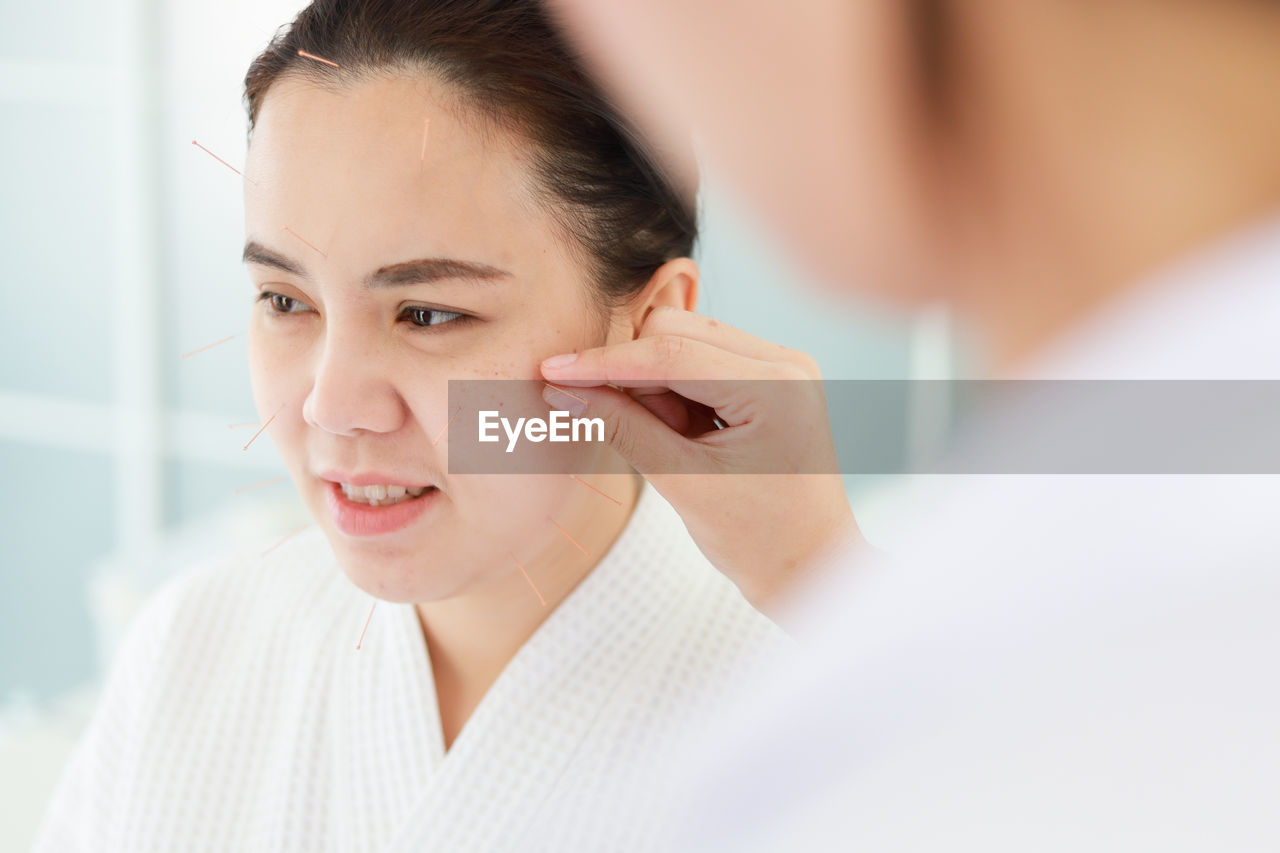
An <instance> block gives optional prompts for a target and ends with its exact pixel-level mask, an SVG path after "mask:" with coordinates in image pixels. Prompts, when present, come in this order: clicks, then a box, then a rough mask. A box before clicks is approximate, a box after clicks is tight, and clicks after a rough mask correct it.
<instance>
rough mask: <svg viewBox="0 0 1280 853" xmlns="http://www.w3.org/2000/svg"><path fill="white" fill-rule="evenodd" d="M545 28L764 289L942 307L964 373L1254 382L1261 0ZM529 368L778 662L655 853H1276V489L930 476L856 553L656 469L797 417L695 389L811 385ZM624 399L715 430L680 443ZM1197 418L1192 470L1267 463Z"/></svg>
mask: <svg viewBox="0 0 1280 853" xmlns="http://www.w3.org/2000/svg"><path fill="white" fill-rule="evenodd" d="M554 5H555V7H556V8H557V10H558V13H559V15H560V16H561V20H562V24H563V26H565V27H566V29H567V31H568V32H570V33H571V34H572V35H573V37H574V38H575V39H577V41H578V43H579V44H580V45H581V46H582V50H583V52H584V54H585V55H587V56H588V58H589V59H590V60H591V61H592V62H593V63H594V66H595V67H596V69H597V72H598V74H599V75H600V76H601V78H602V80H604V81H606V82H607V83H608V84H609V85H610V86H611V87H612V88H613V90H614V92H615V93H616V94H617V96H618V97H620V98H621V99H622V100H624V102H625V103H626V104H627V105H628V108H629V109H630V111H631V113H632V115H633V116H634V117H635V118H636V120H637V121H639V122H641V123H642V124H643V125H644V126H645V127H646V129H647V130H648V132H649V134H650V136H651V138H652V139H654V140H655V145H656V146H657V147H658V148H662V147H663V145H664V144H667V143H669V142H671V141H673V140H675V139H676V138H677V137H678V134H681V133H683V132H685V130H686V128H687V127H688V126H689V125H690V124H692V125H693V126H695V127H696V128H697V129H698V131H699V134H700V137H701V140H702V143H703V145H704V150H705V156H706V161H707V163H708V164H709V165H710V166H712V167H714V168H716V169H718V170H720V172H721V173H723V174H725V175H727V176H728V177H729V178H730V179H732V180H734V181H735V182H736V185H737V187H738V190H739V192H740V193H741V196H742V197H743V198H744V199H745V200H746V201H747V202H748V203H749V204H751V206H752V207H753V209H754V211H755V212H756V214H757V216H758V217H759V219H760V220H761V221H762V222H764V223H766V224H768V225H770V226H771V227H772V228H773V229H774V231H775V232H776V233H777V235H778V237H779V239H780V240H781V241H782V242H783V243H784V244H785V245H787V246H788V247H790V249H791V250H792V251H793V252H794V253H795V255H796V257H797V258H799V259H801V260H803V261H804V262H806V263H807V264H808V266H809V267H810V268H811V269H812V270H814V271H815V272H816V273H818V274H819V276H821V277H822V279H823V280H824V281H826V282H830V283H832V284H831V286H832V287H833V288H834V289H838V288H841V287H847V288H849V289H850V290H853V291H858V292H861V293H863V294H871V295H874V296H876V297H878V298H881V299H884V300H887V301H890V302H892V303H894V304H897V305H901V306H905V307H907V308H913V307H917V306H920V305H923V304H927V303H932V302H938V301H940V302H942V303H944V304H945V305H946V306H948V307H949V309H950V310H951V312H952V314H953V315H954V316H955V317H956V318H957V320H958V321H959V322H960V323H961V324H963V326H964V327H965V328H967V329H968V330H970V331H971V333H972V334H973V335H974V336H975V338H976V340H977V342H978V344H979V346H980V347H981V349H982V356H983V359H982V360H983V362H984V363H985V364H986V365H987V367H986V371H987V375H988V376H991V377H1003V378H1020V379H1038V380H1065V379H1083V380H1118V379H1124V380H1151V381H1157V380H1158V381H1168V380H1275V379H1277V378H1280V335H1277V334H1276V328H1277V322H1280V157H1277V156H1276V152H1277V151H1280V109H1278V108H1277V101H1276V97H1275V91H1274V90H1275V81H1276V80H1277V79H1280V4H1277V3H1274V2H1260V1H1257V0H1224V2H1207V0H1178V1H1177V2H1163V0H1161V2H1156V0H1113V1H1112V2H1107V3H1085V2H1078V0H1043V2H1036V3H1027V2H1021V0H990V2H968V0H910V2H861V3H850V2H845V0H812V2H806V3H800V4H779V3H768V2H763V0H747V2H733V3H729V2H724V0H703V2H697V3H692V4H689V3H679V4H677V3H674V2H671V0H646V2H636V1H635V0H619V2H611V3H608V4H603V3H592V2H588V0H556V2H555V3H554ZM672 163H673V166H672V169H673V172H674V173H675V174H678V175H680V174H682V175H686V176H690V175H692V174H693V170H692V168H691V161H690V160H688V159H683V160H682V159H678V158H675V159H673V160H672ZM543 375H544V376H545V377H546V378H547V379H548V380H549V381H551V382H553V383H556V384H560V385H574V386H577V388H578V391H579V393H581V394H582V395H583V396H584V398H586V400H587V404H586V407H585V408H586V411H587V412H589V413H592V414H595V415H597V416H603V417H604V418H605V419H606V420H607V421H608V423H609V429H608V434H609V435H610V436H611V438H612V440H613V442H614V445H615V446H616V447H617V448H618V449H619V451H620V452H621V453H622V454H623V455H624V456H625V457H626V458H627V459H629V460H630V461H631V462H632V464H633V465H634V466H635V467H636V469H637V470H639V471H640V472H641V473H644V474H646V476H647V477H648V479H649V481H650V482H651V483H652V484H653V485H654V486H655V487H656V488H657V489H658V490H660V491H661V492H662V493H663V494H664V495H665V496H666V497H667V498H668V499H669V500H670V501H671V503H672V505H673V506H674V507H675V508H676V510H677V511H678V512H679V513H680V514H681V516H682V518H683V519H684V521H685V523H686V525H687V526H688V528H689V530H690V531H691V533H692V534H693V535H694V538H695V540H696V541H697V542H698V544H699V546H700V547H701V548H702V549H703V551H704V553H706V554H707V556H708V557H709V558H710V559H711V560H712V562H713V563H714V564H715V565H716V566H717V567H718V568H719V569H720V570H721V571H722V572H724V573H725V575H726V576H728V577H729V578H731V579H732V580H733V581H734V582H735V583H736V584H737V585H738V586H739V588H740V589H742V590H743V592H744V594H745V595H746V596H747V598H748V599H749V600H751V601H752V602H754V603H755V604H756V605H757V606H758V607H760V608H761V609H764V610H766V611H768V612H770V613H772V614H774V615H775V616H777V617H778V618H779V619H781V620H782V621H783V622H784V624H786V625H789V626H792V627H793V629H794V630H795V631H796V632H797V633H798V634H799V635H800V636H802V637H803V639H804V640H805V642H806V643H807V644H809V647H810V651H811V660H810V661H809V665H808V666H805V667H802V668H799V669H796V670H793V671H791V672H788V673H777V674H775V675H774V677H773V678H771V679H770V680H768V681H765V682H762V684H761V685H760V687H759V689H758V691H757V692H756V693H754V694H751V696H750V700H749V701H748V702H746V703H745V704H744V709H743V711H742V712H741V713H740V714H738V715H737V716H736V717H734V718H732V719H726V720H722V721H720V722H719V724H718V725H717V727H716V729H715V730H712V731H707V732H703V733H702V735H701V737H700V738H696V739H695V740H701V741H704V742H716V741H718V744H716V745H713V746H710V747H707V749H706V751H705V756H704V760H705V767H704V768H703V769H702V771H701V773H702V775H701V776H700V777H699V779H700V781H698V782H695V783H694V784H693V786H692V789H691V790H692V792H691V793H690V794H689V797H690V799H689V800H688V802H685V801H684V800H680V801H679V802H678V805H679V806H681V807H683V808H684V809H685V818H684V822H683V824H682V825H681V826H680V828H678V829H677V830H676V833H675V835H674V836H673V837H672V840H671V846H673V847H675V848H678V849H698V850H709V849H724V850H735V851H738V850H755V849H765V850H915V849H948V850H960V849H963V850H983V851H990V850H1028V849H1034V850H1057V849H1062V850H1068V849H1070V850H1081V849H1088V850H1092V851H1096V850H1136V849H1143V850H1162V851H1167V850H1175V849H1176V850H1181V849H1188V850H1191V849H1195V850H1264V849H1277V848H1280V817H1278V816H1277V810H1276V809H1275V801H1276V798H1277V796H1278V795H1280V735H1277V732H1276V726H1275V720H1276V719H1280V685H1277V680H1276V678H1275V677H1274V675H1273V671H1274V668H1275V664H1274V656H1275V650H1276V649H1277V648H1280V620H1277V619H1276V618H1275V614H1276V612H1277V609H1280V538H1277V537H1276V535H1275V526H1276V525H1275V514H1276V510H1277V507H1280V485H1278V484H1277V478H1276V477H1275V476H1262V475H1261V473H1266V472H1261V473H1260V474H1259V475H1254V476H1249V475H1244V476H1228V475H1227V474H1226V473H1221V474H1217V475H1213V474H1212V472H1209V473H1210V475H1206V476H1185V475H1184V476H1175V475H1176V474H1177V472H1178V471H1180V470H1196V467H1195V464H1194V460H1196V459H1198V458H1200V457H1199V456H1197V454H1199V453H1201V452H1203V451H1205V450H1206V449H1207V448H1206V447H1193V446H1189V447H1187V448H1186V455H1187V459H1188V460H1190V463H1189V465H1188V467H1187V468H1181V469H1180V468H1178V467H1176V466H1172V467H1171V468H1170V472H1169V474H1168V475H1163V476H1159V475H1156V476H1136V475H1135V476H1116V475H1109V476H1102V475H1099V476H1056V477H1054V476H984V477H967V478H952V479H947V480H945V481H943V482H941V483H937V484H934V485H936V486H937V488H936V489H932V490H930V492H929V494H927V495H926V496H924V497H922V498H921V499H920V503H919V506H918V510H917V516H916V519H915V525H914V530H915V535H914V538H913V539H911V540H910V541H908V542H906V543H905V544H903V545H902V547H900V548H898V549H896V550H895V552H894V554H893V555H892V559H887V558H885V557H884V556H883V555H879V554H876V553H875V552H873V551H872V550H871V549H869V548H867V547H866V545H865V543H864V542H862V541H861V537H860V536H859V535H858V533H857V526H856V524H854V523H853V522H852V521H851V520H850V519H849V517H848V516H847V515H846V512H847V506H846V505H845V503H844V501H843V500H842V498H841V497H840V496H839V495H837V494H835V492H834V491H833V490H831V489H830V487H829V483H828V482H827V480H826V479H824V478H821V477H794V478H788V479H787V480H786V482H785V484H780V485H779V486H778V489H777V490H775V489H773V488H761V481H760V480H759V479H758V478H755V477H749V476H743V475H741V474H738V475H737V476H719V477H717V476H704V477H696V478H690V477H679V476H667V475H666V474H664V473H663V472H664V471H667V470H670V469H671V467H672V461H671V460H679V459H686V460H693V461H695V462H696V463H697V464H706V462H707V460H709V459H710V460H712V462H713V463H714V464H719V465H720V466H721V467H720V470H721V471H722V472H723V473H725V474H734V473H735V472H739V471H741V470H743V468H742V466H741V465H739V464H737V463H735V462H734V461H733V460H741V459H750V458H752V456H753V454H755V453H757V452H764V449H765V448H766V447H767V446H768V445H767V443H768V442H769V441H772V440H774V439H776V436H777V435H778V434H779V433H782V432H785V431H786V429H787V428H788V427H789V426H790V425H793V424H805V423H808V422H812V421H816V420H819V419H821V418H823V417H824V416H825V411H824V410H823V408H822V406H821V403H820V401H814V402H813V403H812V404H811V405H809V406H808V407H806V408H802V409H801V410H798V411H797V410H784V409H782V408H778V407H773V408H771V407H770V406H769V405H768V404H767V402H765V401H760V400H756V399H754V398H753V397H752V396H751V394H750V393H749V390H748V391H741V392H739V393H735V394H729V393H727V392H725V391H724V389H725V388H727V387H737V388H740V389H749V387H750V386H749V385H745V384H740V385H738V386H734V380H738V379H741V378H743V377H759V376H768V377H771V378H779V379H787V378H792V379H795V378H801V377H804V376H812V375H814V368H813V366H812V364H810V363H807V362H805V360H804V359H803V358H801V357H798V356H796V355H795V354H791V353H785V352H781V351H779V350H778V348H776V347H773V346H772V345H770V344H767V343H766V342H764V341H760V340H758V339H756V338H754V337H752V336H750V335H746V334H745V333H742V332H740V331H738V330H734V329H731V328H728V327H726V326H724V324H719V323H714V322H712V321H711V320H709V319H708V318H702V317H697V316H695V315H692V314H688V313H685V312H680V311H665V312H662V313H661V314H657V315H654V316H653V317H652V318H651V322H650V323H649V324H647V325H646V327H645V328H643V329H642V331H641V335H640V336H639V337H638V338H636V339H633V340H628V341H623V342H617V343H615V344H611V345H607V346H604V347H597V348H591V349H588V350H585V351H581V352H576V353H569V352H566V353H564V354H563V355H561V356H558V357H556V358H554V359H550V360H548V361H547V362H544V364H543ZM693 379H697V380H707V379H721V380H726V381H725V382H723V383H721V384H711V383H705V382H704V383H699V382H694V381H691V380H693ZM609 386H614V387H609ZM1188 387H1190V386H1188ZM630 388H635V389H643V391H644V393H643V394H641V393H637V392H636V390H632V391H631V392H630V393H628V392H627V390H624V389H630ZM1189 393H1190V392H1189ZM658 396H665V397H666V398H667V405H670V402H671V400H684V401H686V402H687V403H688V404H689V405H691V406H693V405H710V406H712V407H713V408H715V409H716V411H717V413H718V415H719V416H720V417H721V419H722V420H723V421H724V422H725V424H726V426H727V429H725V430H723V431H721V432H720V433H719V434H717V435H716V436H715V442H716V444H715V447H714V452H713V450H712V449H710V448H709V445H708V443H707V441H706V439H705V437H704V436H701V435H687V434H682V433H680V432H677V431H675V430H673V429H670V428H668V427H667V425H666V421H665V419H664V418H660V417H657V416H655V415H654V414H653V413H652V412H651V411H650V408H651V407H650V405H649V401H650V400H652V399H654V398H655V397H658ZM1187 405H1188V410H1189V411H1191V410H1194V408H1195V407H1196V406H1197V405H1199V402H1198V400H1197V398H1195V397H1189V398H1188V401H1187ZM1092 414H1097V413H1091V412H1069V411H1067V412H1064V411H1061V410H1060V409H1059V410H1055V409H1054V408H1053V407H1047V408H1046V409H1045V410H1043V411H1040V412H1035V411H1034V410H1033V411H1032V415H1033V416H1032V417H1030V418H1027V419H1024V420H1022V421H1021V422H1020V423H1019V429H1020V430H1021V432H1020V433H1008V432H1006V433H1001V431H1000V427H999V422H998V419H994V418H993V419H992V420H991V421H990V422H989V423H988V422H986V421H983V420H979V421H978V423H977V426H976V427H975V432H976V435H977V438H978V441H979V442H980V443H986V444H987V445H989V446H997V447H998V446H999V445H1000V444H1001V443H1002V442H1004V441H1006V440H1010V439H1016V438H1019V437H1020V436H1023V435H1027V434H1030V435H1032V436H1034V435H1036V434H1041V433H1044V434H1048V433H1050V432H1051V430H1052V428H1053V427H1055V426H1056V425H1057V424H1058V423H1060V422H1062V421H1063V420H1064V419H1066V418H1071V417H1076V418H1079V420H1077V421H1075V422H1077V423H1084V424H1087V423H1089V419H1090V416H1091V415H1092ZM1230 426H1231V428H1230V430H1229V431H1228V432H1224V433H1223V434H1220V435H1215V436H1210V437H1209V439H1208V440H1209V443H1210V444H1229V445H1231V446H1232V447H1233V448H1237V449H1239V451H1240V452H1241V453H1242V454H1243V458H1246V459H1247V458H1250V454H1251V453H1252V454H1256V456H1257V458H1259V459H1261V458H1262V456H1263V454H1264V453H1265V452H1266V451H1268V449H1269V448H1272V447H1274V444H1275V433H1274V430H1273V429H1272V428H1271V426H1269V425H1268V424H1267V423H1266V422H1263V421H1258V422H1252V421H1250V420H1248V419H1242V420H1240V421H1239V422H1236V423H1232V424H1231V425H1230ZM834 428H835V429H836V430H839V429H840V425H839V424H835V425H834ZM1153 438H1154V436H1153ZM1117 473H1123V472H1117ZM1271 473H1274V472H1273V471H1272V472H1271ZM780 495H781V496H782V498H783V499H779V497H780ZM762 518H768V519H769V523H768V524H764V525H762V524H760V523H759V522H758V520H759V519H762Z"/></svg>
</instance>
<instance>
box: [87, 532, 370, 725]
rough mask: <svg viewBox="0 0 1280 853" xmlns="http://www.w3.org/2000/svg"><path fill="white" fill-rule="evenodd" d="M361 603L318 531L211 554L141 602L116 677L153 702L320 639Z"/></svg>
mask: <svg viewBox="0 0 1280 853" xmlns="http://www.w3.org/2000/svg"><path fill="white" fill-rule="evenodd" d="M269 544H270V543H268V545H269ZM360 596H361V592H360V591H359V590H358V589H357V588H356V587H355V586H354V585H353V584H351V583H350V581H348V580H347V578H346V576H345V575H344V574H343V573H342V571H341V568H340V567H339V566H338V565H337V563H336V561H335V560H334V558H333V555H332V552H331V550H330V549H329V546H328V543H327V541H326V540H325V538H324V535H323V533H322V532H321V531H320V530H318V529H316V528H308V529H306V530H303V531H302V532H300V533H298V534H297V535H295V536H292V537H290V538H289V539H288V540H286V541H284V542H281V543H280V544H279V545H278V546H277V547H275V548H271V549H270V550H268V551H266V552H265V553H264V552H263V550H262V549H261V548H248V549H241V550H238V551H233V552H229V553H224V554H220V555H217V556H214V557H211V558H209V559H207V560H205V561H202V562H200V563H196V564H194V565H190V566H187V567H184V568H183V569H181V570H179V571H178V572H177V573H176V574H175V575H174V576H172V577H171V578H170V579H169V580H168V581H166V582H165V583H164V584H162V585H161V586H160V588H159V589H157V590H156V591H155V592H154V593H153V594H152V595H151V597H150V598H149V599H148V600H147V601H146V602H145V603H144V605H143V606H142V608H141V610H140V611H139V613H138V614H137V616H135V617H134V620H133V622H132V623H131V624H130V627H129V629H128V631H127V632H126V634H125V637H124V639H123V641H122V643H121V645H120V648H119V650H118V652H117V653H116V655H115V658H114V662H113V665H112V674H111V679H112V680H114V681H126V682H131V685H130V687H131V689H129V690H127V692H128V693H129V694H130V695H131V696H132V697H133V698H134V699H135V700H137V701H138V702H140V703H144V704H147V703H146V702H145V699H146V697H147V696H148V695H151V694H155V693H156V692H157V691H163V690H165V689H166V685H171V683H172V681H173V680H174V679H175V678H199V677H202V676H204V675H207V674H209V673H211V672H213V671H214V670H216V669H222V668H226V667H228V666H235V665H237V664H238V663H243V662H244V660H245V659H246V658H249V657H255V656H256V657H258V658H259V659H262V658H269V657H271V656H275V655H278V654H279V653H281V652H282V651H283V650H284V648H285V647H286V646H292V647H295V648H296V647H298V646H300V645H305V644H308V643H310V644H314V643H317V642H321V641H322V640H323V638H324V637H325V636H326V635H327V634H328V633H329V632H328V629H329V627H330V626H331V625H332V623H333V621H334V620H335V619H337V618H340V617H341V616H342V615H346V614H347V613H348V612H349V611H350V610H351V607H352V604H353V602H356V601H357V600H358V599H359V597H360ZM119 692H120V691H119V690H117V691H116V693H117V694H118V693H119ZM152 698H155V697H154V696H152Z"/></svg>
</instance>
